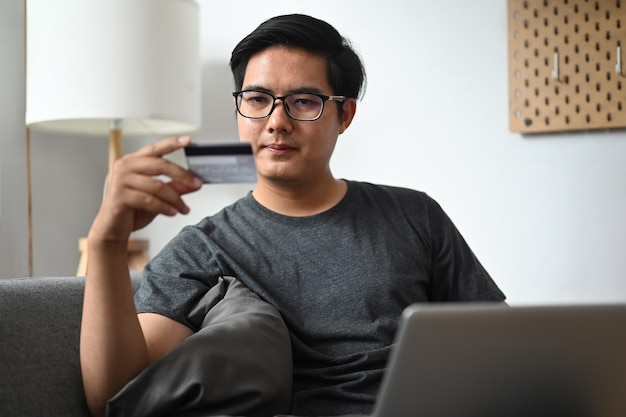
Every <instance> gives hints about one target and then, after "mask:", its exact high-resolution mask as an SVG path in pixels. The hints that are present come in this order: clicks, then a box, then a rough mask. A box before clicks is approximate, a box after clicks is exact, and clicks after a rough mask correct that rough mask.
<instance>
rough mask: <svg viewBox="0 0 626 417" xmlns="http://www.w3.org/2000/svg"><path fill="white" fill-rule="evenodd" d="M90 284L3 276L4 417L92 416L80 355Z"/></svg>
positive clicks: (0, 391) (0, 355)
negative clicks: (86, 287)
mask: <svg viewBox="0 0 626 417" xmlns="http://www.w3.org/2000/svg"><path fill="white" fill-rule="evenodd" d="M140 275H141V274H140V273H135V272H134V273H133V283H134V284H135V288H136V285H137V283H138V282H139V279H140ZM84 284H85V279H84V277H37V278H16V279H0V337H1V339H2V341H1V342H0V416H7V417H8V416H11V417H29V416H33V417H35V416H36V417H44V416H63V417H74V416H75V417H88V416H89V412H88V410H87V406H86V404H85V396H84V393H83V386H82V380H81V373H80V363H79V356H78V346H79V332H80V320H81V314H82V304H83V288H84Z"/></svg>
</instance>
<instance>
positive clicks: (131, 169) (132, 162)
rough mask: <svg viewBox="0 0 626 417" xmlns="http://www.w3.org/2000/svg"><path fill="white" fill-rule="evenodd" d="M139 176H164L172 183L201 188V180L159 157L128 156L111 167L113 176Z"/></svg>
mask: <svg viewBox="0 0 626 417" xmlns="http://www.w3.org/2000/svg"><path fill="white" fill-rule="evenodd" d="M133 174H141V175H145V176H151V177H154V176H159V175H165V176H167V177H169V178H171V179H172V180H174V181H178V182H180V183H183V184H186V185H187V186H189V187H191V188H194V189H197V188H200V187H201V186H202V180H201V179H200V178H198V177H196V176H195V175H193V174H192V173H191V172H189V171H188V170H186V169H184V168H183V167H181V166H180V165H178V164H175V163H173V162H171V161H168V160H166V159H163V158H161V157H148V156H139V155H137V154H129V155H126V156H124V157H123V158H120V159H118V160H117V161H116V162H115V166H114V167H113V175H115V176H116V177H120V178H122V179H123V178H126V177H127V176H128V175H133Z"/></svg>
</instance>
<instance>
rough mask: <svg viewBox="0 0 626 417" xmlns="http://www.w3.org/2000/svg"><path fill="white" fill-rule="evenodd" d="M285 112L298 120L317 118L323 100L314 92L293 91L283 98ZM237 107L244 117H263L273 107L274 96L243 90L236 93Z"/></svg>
mask: <svg viewBox="0 0 626 417" xmlns="http://www.w3.org/2000/svg"><path fill="white" fill-rule="evenodd" d="M283 102H284V104H285V108H286V110H287V113H288V114H289V115H290V116H291V117H293V118H294V119H298V120H314V119H317V118H318V117H319V116H320V114H321V113H322V110H323V108H324V100H322V98H320V97H318V96H316V95H315V94H307V93H294V94H289V95H287V96H285V97H284V98H283ZM237 108H238V109H239V112H240V113H241V114H242V115H243V116H244V117H250V118H259V119H262V118H265V117H267V116H269V114H270V113H271V112H272V109H273V108H274V97H273V96H272V95H271V94H268V93H264V92H262V91H244V92H242V93H240V94H238V95H237Z"/></svg>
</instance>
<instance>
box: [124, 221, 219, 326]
mask: <svg viewBox="0 0 626 417" xmlns="http://www.w3.org/2000/svg"><path fill="white" fill-rule="evenodd" d="M205 239H206V237H205V236H203V235H202V234H201V233H199V231H198V230H197V228H195V227H186V228H184V229H183V230H182V231H181V232H180V233H179V234H178V235H177V236H176V237H174V239H172V240H171V241H170V242H169V243H168V244H167V245H166V246H165V247H164V248H163V250H162V251H161V252H160V253H159V254H158V255H157V256H155V257H154V258H153V259H152V260H151V261H150V262H149V263H148V265H146V267H145V269H144V277H143V280H142V281H141V285H140V287H139V289H138V290H137V292H136V293H135V306H136V309H137V313H156V314H160V315H162V316H165V317H168V318H170V319H172V320H175V321H177V322H179V323H181V324H183V325H185V326H187V327H189V328H190V329H191V330H193V331H197V330H198V329H199V328H200V325H201V318H199V319H198V318H195V317H193V315H191V314H190V312H191V311H192V309H193V307H194V306H195V305H196V304H197V303H198V301H199V300H200V298H202V296H204V295H205V294H206V293H207V291H209V290H210V289H211V288H212V287H213V286H214V285H216V284H217V282H218V278H219V277H220V276H221V275H222V274H221V271H220V270H219V268H218V267H217V266H215V265H216V264H215V262H211V259H212V254H211V253H210V250H209V248H208V245H207V243H206V241H205Z"/></svg>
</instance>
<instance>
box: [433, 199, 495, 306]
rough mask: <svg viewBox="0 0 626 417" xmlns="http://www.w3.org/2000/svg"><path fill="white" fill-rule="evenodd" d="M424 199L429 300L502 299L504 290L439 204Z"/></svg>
mask: <svg viewBox="0 0 626 417" xmlns="http://www.w3.org/2000/svg"><path fill="white" fill-rule="evenodd" d="M426 198H427V199H428V217H429V218H428V222H429V231H430V241H431V244H432V247H431V250H432V252H431V262H432V264H431V287H430V299H431V301H433V302H439V301H460V302H466V301H503V300H505V299H506V297H505V295H504V293H503V292H502V291H501V290H500V289H499V288H498V286H497V285H496V283H495V282H494V281H493V279H492V278H491V277H490V275H489V273H488V272H487V271H486V270H485V268H484V267H483V266H482V264H481V263H480V261H479V260H478V259H477V257H476V256H475V254H474V252H473V251H472V250H471V248H470V247H469V245H468V244H467V242H466V241H465V239H464V238H463V236H462V235H461V233H460V232H459V230H458V229H457V228H456V226H455V225H454V224H453V222H452V220H451V219H450V218H449V217H448V215H447V214H446V213H445V212H444V211H443V209H442V208H441V206H440V205H439V204H438V203H437V202H436V201H434V200H433V199H431V198H430V197H426Z"/></svg>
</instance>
